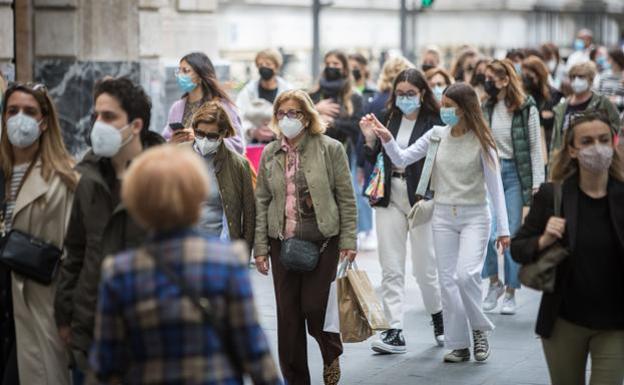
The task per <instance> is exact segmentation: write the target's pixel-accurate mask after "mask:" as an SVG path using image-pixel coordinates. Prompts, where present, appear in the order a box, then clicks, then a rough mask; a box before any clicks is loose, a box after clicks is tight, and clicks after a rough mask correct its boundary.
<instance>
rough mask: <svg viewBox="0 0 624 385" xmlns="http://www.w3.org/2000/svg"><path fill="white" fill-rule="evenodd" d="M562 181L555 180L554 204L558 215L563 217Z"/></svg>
mask: <svg viewBox="0 0 624 385" xmlns="http://www.w3.org/2000/svg"><path fill="white" fill-rule="evenodd" d="M561 195H562V191H561V183H560V182H553V204H554V205H555V207H554V211H555V216H556V217H561Z"/></svg>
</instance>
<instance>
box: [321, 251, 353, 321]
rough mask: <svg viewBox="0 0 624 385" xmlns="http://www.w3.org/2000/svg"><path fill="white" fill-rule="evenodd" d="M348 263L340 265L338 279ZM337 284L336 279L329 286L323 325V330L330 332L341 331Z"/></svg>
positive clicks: (344, 262)
mask: <svg viewBox="0 0 624 385" xmlns="http://www.w3.org/2000/svg"><path fill="white" fill-rule="evenodd" d="M347 265H348V261H347V260H345V261H343V262H341V263H340V264H339V265H338V269H337V273H336V279H337V278H338V277H342V276H344V274H345V270H346V269H347ZM337 286H338V285H337V283H336V280H334V282H332V283H331V286H330V287H329V297H328V298H327V308H326V309H325V324H324V325H323V331H324V332H328V333H340V312H339V310H338V287H337Z"/></svg>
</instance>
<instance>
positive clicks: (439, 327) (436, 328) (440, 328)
mask: <svg viewBox="0 0 624 385" xmlns="http://www.w3.org/2000/svg"><path fill="white" fill-rule="evenodd" d="M431 324H432V325H433V335H434V337H435V340H436V343H437V344H438V346H444V322H443V319H442V312H438V313H436V314H432V315H431Z"/></svg>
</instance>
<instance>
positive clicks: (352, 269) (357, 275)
mask: <svg viewBox="0 0 624 385" xmlns="http://www.w3.org/2000/svg"><path fill="white" fill-rule="evenodd" d="M347 279H348V280H349V284H350V285H351V288H352V289H353V292H354V293H355V296H356V299H357V301H358V305H359V308H360V309H361V310H362V313H364V316H365V317H366V320H367V321H368V324H369V326H370V328H371V329H373V330H387V329H390V324H389V323H388V320H386V316H385V314H384V311H383V308H382V307H381V302H379V300H378V299H377V295H376V294H375V290H374V289H373V285H372V284H371V282H370V280H369V279H368V274H366V272H365V271H364V270H358V268H357V265H356V264H355V262H353V263H352V264H351V265H350V266H349V268H348V269H347Z"/></svg>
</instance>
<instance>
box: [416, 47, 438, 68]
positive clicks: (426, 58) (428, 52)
mask: <svg viewBox="0 0 624 385" xmlns="http://www.w3.org/2000/svg"><path fill="white" fill-rule="evenodd" d="M433 68H442V54H441V53H440V49H439V48H438V47H436V46H433V45H432V46H429V47H427V49H425V52H424V53H423V56H422V63H421V65H420V69H421V70H422V71H423V72H424V73H426V72H427V71H429V70H430V69H433Z"/></svg>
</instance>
